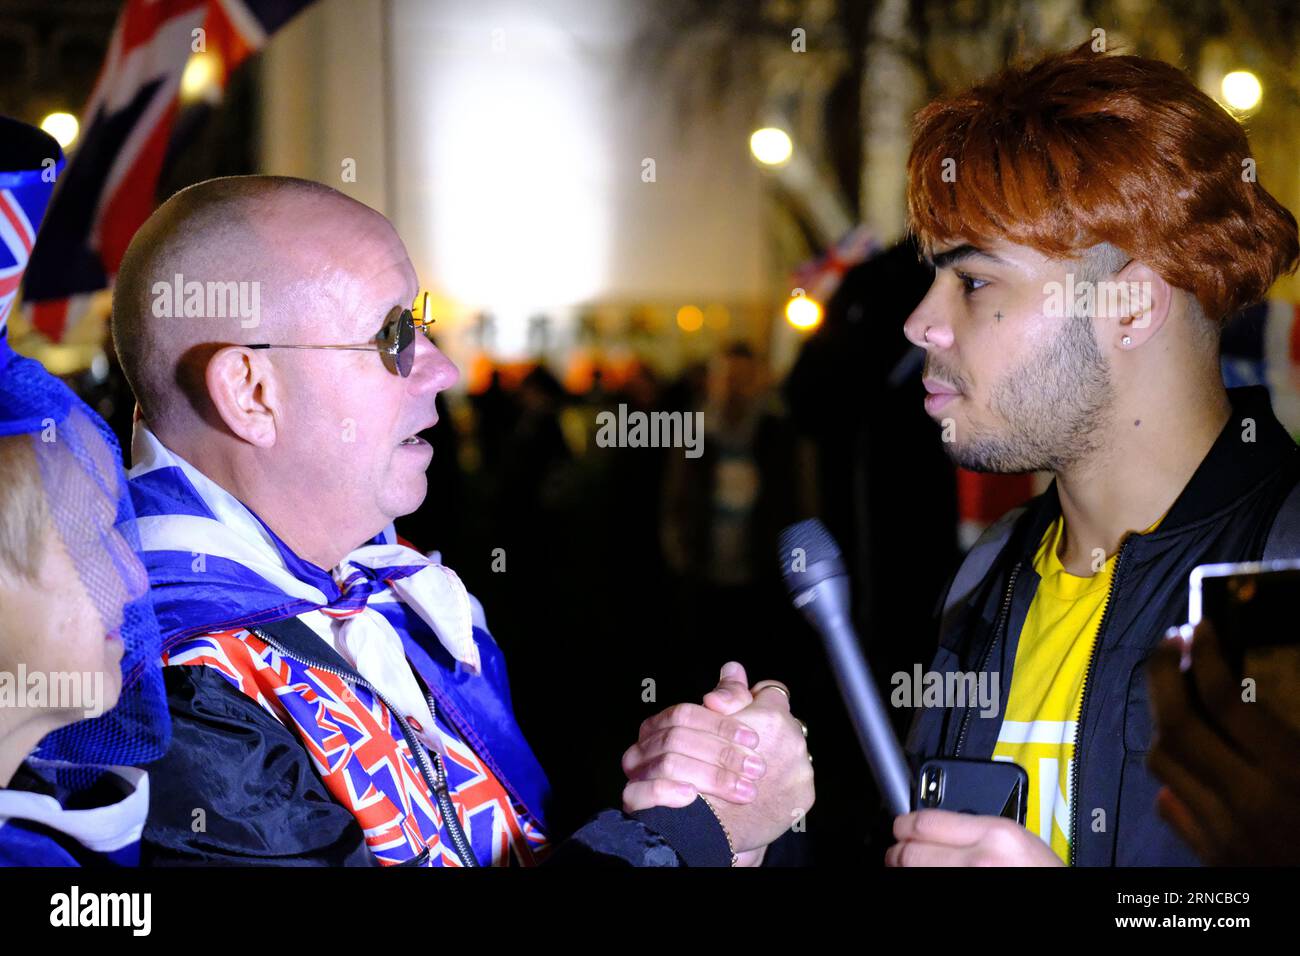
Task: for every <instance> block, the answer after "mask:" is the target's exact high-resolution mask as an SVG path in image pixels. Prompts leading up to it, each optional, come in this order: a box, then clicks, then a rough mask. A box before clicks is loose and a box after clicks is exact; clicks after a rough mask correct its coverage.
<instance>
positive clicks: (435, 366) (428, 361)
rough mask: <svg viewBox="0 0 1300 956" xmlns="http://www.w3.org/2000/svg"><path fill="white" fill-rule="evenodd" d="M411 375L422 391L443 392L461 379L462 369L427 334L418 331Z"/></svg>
mask: <svg viewBox="0 0 1300 956" xmlns="http://www.w3.org/2000/svg"><path fill="white" fill-rule="evenodd" d="M411 377H412V378H413V379H417V380H418V381H417V383H416V384H418V386H419V387H420V389H421V390H422V391H425V390H427V391H432V392H442V391H445V390H447V389H449V388H451V387H452V386H454V385H455V384H456V383H457V382H459V381H460V369H458V368H456V363H455V362H453V361H452V360H451V359H449V358H447V356H445V355H443V354H442V350H441V349H439V348H438V346H436V345H434V344H433V341H432V340H431V339H430V338H429V337H428V336H427V335H422V334H420V333H418V332H417V333H416V336H415V365H414V367H413V368H412V369H411Z"/></svg>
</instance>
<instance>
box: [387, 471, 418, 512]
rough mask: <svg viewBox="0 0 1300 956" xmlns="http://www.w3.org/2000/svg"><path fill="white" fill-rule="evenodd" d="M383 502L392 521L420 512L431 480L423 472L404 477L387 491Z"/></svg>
mask: <svg viewBox="0 0 1300 956" xmlns="http://www.w3.org/2000/svg"><path fill="white" fill-rule="evenodd" d="M387 491H388V494H386V495H385V496H384V499H383V500H382V501H381V505H382V506H383V512H384V514H386V515H388V516H389V518H390V519H396V518H400V517H402V516H403V515H409V514H411V513H412V512H414V511H418V510H419V508H420V505H422V504H424V499H425V498H426V497H427V496H428V494H429V479H428V478H427V477H426V476H425V474H424V472H423V471H421V472H419V473H418V474H416V475H402V476H401V477H400V478H399V479H398V480H396V481H395V482H393V484H392V485H390V486H389V488H388V489H387Z"/></svg>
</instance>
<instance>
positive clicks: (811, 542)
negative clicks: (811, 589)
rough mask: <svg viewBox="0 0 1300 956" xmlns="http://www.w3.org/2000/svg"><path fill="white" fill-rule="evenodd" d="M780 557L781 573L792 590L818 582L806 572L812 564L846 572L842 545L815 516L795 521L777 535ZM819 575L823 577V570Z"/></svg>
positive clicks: (821, 567) (826, 569)
mask: <svg viewBox="0 0 1300 956" xmlns="http://www.w3.org/2000/svg"><path fill="white" fill-rule="evenodd" d="M777 560H778V561H779V562H780V563H781V576H782V577H783V578H784V579H785V584H786V587H787V588H789V589H790V592H791V593H792V594H793V593H796V592H798V591H802V590H803V589H804V588H806V587H808V586H809V585H810V584H813V583H815V581H813V580H811V579H810V575H809V574H808V573H807V572H808V570H809V569H810V568H818V570H821V571H823V572H825V571H831V570H832V569H834V570H835V571H836V572H838V573H840V574H843V573H844V571H843V568H844V565H843V562H842V561H841V559H840V546H839V545H838V544H836V543H835V539H834V538H832V537H831V533H830V532H829V531H827V530H826V526H825V525H824V524H822V523H821V522H820V521H818V520H817V519H816V518H809V519H808V520H807V521H800V522H798V523H796V524H792V525H790V526H789V527H788V528H786V529H785V530H784V531H782V532H781V536H780V537H779V538H778V539H777ZM816 576H817V578H818V579H820V578H821V577H822V575H821V574H817V575H816Z"/></svg>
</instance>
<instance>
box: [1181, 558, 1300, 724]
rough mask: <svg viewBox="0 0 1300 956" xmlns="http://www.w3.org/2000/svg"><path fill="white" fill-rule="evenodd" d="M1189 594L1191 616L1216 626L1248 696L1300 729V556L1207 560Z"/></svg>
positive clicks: (1191, 619)
mask: <svg viewBox="0 0 1300 956" xmlns="http://www.w3.org/2000/svg"><path fill="white" fill-rule="evenodd" d="M1188 593H1189V597H1188V613H1187V617H1188V621H1189V622H1190V623H1192V624H1199V623H1200V622H1201V620H1202V619H1204V620H1208V621H1209V622H1210V623H1211V624H1213V625H1214V632H1215V634H1217V635H1218V638H1219V646H1220V647H1221V648H1222V650H1223V656H1224V658H1225V660H1226V661H1227V662H1228V667H1229V668H1230V669H1231V671H1232V674H1233V676H1234V677H1236V678H1237V679H1239V680H1240V681H1241V683H1242V694H1243V697H1242V699H1243V700H1247V699H1249V700H1252V701H1258V703H1259V705H1260V706H1261V707H1263V708H1265V709H1266V710H1268V711H1270V712H1272V713H1273V714H1274V715H1275V716H1277V717H1278V718H1279V719H1281V720H1282V721H1284V722H1285V723H1286V724H1288V725H1289V726H1291V727H1292V728H1294V729H1295V730H1297V731H1300V627H1297V626H1296V621H1297V618H1298V617H1300V561H1292V560H1287V561H1267V562H1265V561H1256V562H1247V563H1241V564H1207V565H1202V566H1201V567H1198V568H1194V569H1193V570H1192V574H1191V577H1190V578H1189V579H1188ZM1247 695H1248V696H1247ZM1192 696H1193V698H1194V699H1195V697H1196V695H1195V688H1194V687H1193V688H1192Z"/></svg>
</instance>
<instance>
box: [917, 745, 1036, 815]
mask: <svg viewBox="0 0 1300 956" xmlns="http://www.w3.org/2000/svg"><path fill="white" fill-rule="evenodd" d="M1028 803H1029V775H1028V774H1027V773H1025V768H1024V767H1022V766H1020V764H1018V763H1012V762H1011V761H1009V760H970V759H967V758H964V757H935V758H933V759H931V760H927V761H926V762H925V763H923V764H921V772H920V774H919V775H918V777H917V791H916V807H917V809H918V810H921V809H928V808H934V809H938V810H954V811H956V812H957V813H974V814H977V815H979V816H986V817H1006V818H1007V819H1008V820H1015V821H1016V822H1017V823H1019V824H1020V825H1021V826H1024V825H1025V811H1026V809H1027V807H1028Z"/></svg>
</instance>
